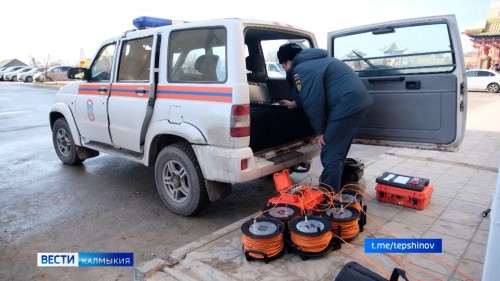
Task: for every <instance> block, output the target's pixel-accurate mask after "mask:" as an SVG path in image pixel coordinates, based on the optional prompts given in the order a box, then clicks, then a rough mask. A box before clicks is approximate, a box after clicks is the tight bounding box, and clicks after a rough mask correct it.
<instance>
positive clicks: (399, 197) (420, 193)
mask: <svg viewBox="0 0 500 281" xmlns="http://www.w3.org/2000/svg"><path fill="white" fill-rule="evenodd" d="M375 181H376V182H377V186H376V187H375V190H376V194H377V200H378V201H380V202H387V203H392V204H396V205H402V206H406V207H410V208H414V209H418V210H423V209H424V208H425V207H426V206H427V205H428V204H429V203H430V201H431V195H432V191H433V188H432V185H431V184H430V180H429V179H425V178H420V177H414V176H406V175H399V174H395V173H389V172H385V173H383V174H382V176H380V177H377V178H376V180H375Z"/></svg>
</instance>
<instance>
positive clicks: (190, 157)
mask: <svg viewBox="0 0 500 281" xmlns="http://www.w3.org/2000/svg"><path fill="white" fill-rule="evenodd" d="M155 180H156V188H157V189H158V193H159V194H160V198H161V199H162V201H163V203H164V204H165V205H166V206H167V208H169V209H170V210H171V211H172V212H174V213H176V214H179V215H182V216H190V215H194V214H196V213H197V212H199V211H200V210H201V209H202V208H203V207H205V206H206V205H207V204H208V203H209V199H208V194H207V190H206V187H205V179H204V178H203V174H202V172H201V169H200V166H199V164H198V162H197V160H196V156H195V155H194V151H193V149H192V148H191V147H190V145H189V144H187V143H175V144H172V145H169V146H166V147H165V148H163V149H162V150H161V151H160V153H159V154H158V158H157V159H156V164H155Z"/></svg>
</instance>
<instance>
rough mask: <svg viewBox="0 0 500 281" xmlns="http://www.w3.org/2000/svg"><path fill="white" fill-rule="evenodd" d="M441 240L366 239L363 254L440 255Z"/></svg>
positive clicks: (441, 249) (441, 248)
mask: <svg viewBox="0 0 500 281" xmlns="http://www.w3.org/2000/svg"><path fill="white" fill-rule="evenodd" d="M442 243H443V239H437V238H366V239H365V253H442V252H443V245H442Z"/></svg>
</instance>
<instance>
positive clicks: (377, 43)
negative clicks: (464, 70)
mask: <svg viewBox="0 0 500 281" xmlns="http://www.w3.org/2000/svg"><path fill="white" fill-rule="evenodd" d="M450 40H451V39H450V37H449V36H448V26H447V25H446V24H432V25H425V24H423V25H417V26H406V27H398V28H394V27H385V28H379V29H376V30H371V31H369V32H364V33H357V34H350V35H346V36H342V37H337V38H333V39H332V42H331V44H332V46H333V48H332V51H333V55H334V56H335V57H336V58H338V59H341V60H343V61H344V62H345V63H347V64H348V65H349V66H350V67H351V68H352V69H354V70H355V71H356V72H357V73H358V75H359V76H381V75H398V74H421V73H439V72H451V71H453V70H454V69H455V63H454V62H455V60H456V58H455V54H454V52H453V50H452V48H451V46H452V44H451V42H450Z"/></svg>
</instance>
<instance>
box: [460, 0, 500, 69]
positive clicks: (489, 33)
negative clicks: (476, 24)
mask: <svg viewBox="0 0 500 281" xmlns="http://www.w3.org/2000/svg"><path fill="white" fill-rule="evenodd" d="M463 33H464V34H465V35H467V36H469V37H470V38H471V39H470V40H471V42H472V44H473V47H474V50H475V53H476V66H475V67H476V68H482V69H493V68H494V67H495V66H498V65H500V0H491V7H490V10H489V13H488V18H487V19H486V22H485V25H484V27H482V28H476V29H467V30H465V32H463ZM496 68H497V70H499V69H498V68H499V67H496Z"/></svg>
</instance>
